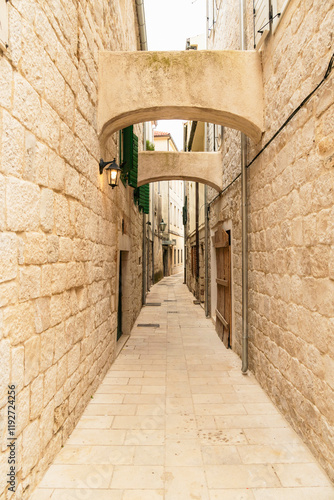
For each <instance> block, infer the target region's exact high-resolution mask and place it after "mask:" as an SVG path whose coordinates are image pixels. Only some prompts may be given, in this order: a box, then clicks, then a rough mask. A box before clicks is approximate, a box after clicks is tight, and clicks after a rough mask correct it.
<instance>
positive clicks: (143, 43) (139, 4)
mask: <svg viewBox="0 0 334 500" xmlns="http://www.w3.org/2000/svg"><path fill="white" fill-rule="evenodd" d="M136 8H137V18H138V27H139V38H140V50H147V34H146V22H145V10H144V0H136ZM143 133H144V150H145V149H146V128H145V125H144V130H143ZM142 260H143V262H142V274H143V276H142V303H143V305H144V304H146V290H147V268H146V215H145V214H143V254H142Z"/></svg>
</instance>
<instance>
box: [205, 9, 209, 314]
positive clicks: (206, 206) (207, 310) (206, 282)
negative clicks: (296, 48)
mask: <svg viewBox="0 0 334 500" xmlns="http://www.w3.org/2000/svg"><path fill="white" fill-rule="evenodd" d="M208 36H209V3H208V0H207V2H206V37H205V47H206V49H207V48H208ZM204 151H207V127H206V123H205V124H204ZM208 208H209V207H208V186H207V184H205V186H204V210H205V215H204V217H205V236H204V245H205V247H204V260H205V273H204V301H205V316H206V317H207V318H208V317H209V316H210V314H209V212H208Z"/></svg>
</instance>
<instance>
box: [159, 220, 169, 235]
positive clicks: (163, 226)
mask: <svg viewBox="0 0 334 500" xmlns="http://www.w3.org/2000/svg"><path fill="white" fill-rule="evenodd" d="M166 226H167V224H166V222H164V220H163V219H161V222H160V224H159V228H160V231H161V232H162V233H163V232H164V230H165V229H166Z"/></svg>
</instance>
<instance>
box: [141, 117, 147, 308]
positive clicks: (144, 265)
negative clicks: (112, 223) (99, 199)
mask: <svg viewBox="0 0 334 500" xmlns="http://www.w3.org/2000/svg"><path fill="white" fill-rule="evenodd" d="M143 149H144V150H145V149H146V127H145V124H144V148H143ZM146 232H147V226H146V214H144V213H143V254H142V269H143V271H142V275H143V276H142V278H143V279H142V281H143V285H142V291H143V294H142V304H143V305H145V304H146V292H147V268H146V265H147V264H146V257H147V255H146Z"/></svg>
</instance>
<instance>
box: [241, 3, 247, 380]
mask: <svg viewBox="0 0 334 500" xmlns="http://www.w3.org/2000/svg"><path fill="white" fill-rule="evenodd" d="M240 41H241V47H240V48H241V50H246V0H240ZM246 161H247V143H246V136H245V134H243V133H241V212H242V348H241V350H242V368H241V371H242V373H243V374H244V375H246V374H247V370H248V238H247V236H248V235H247V217H248V211H247V169H246Z"/></svg>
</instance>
